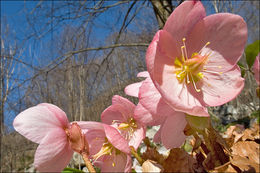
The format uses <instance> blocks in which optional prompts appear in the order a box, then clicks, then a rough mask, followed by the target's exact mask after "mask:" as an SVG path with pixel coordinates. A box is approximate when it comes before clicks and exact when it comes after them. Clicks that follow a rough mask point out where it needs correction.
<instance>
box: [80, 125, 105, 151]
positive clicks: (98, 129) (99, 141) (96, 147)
mask: <svg viewBox="0 0 260 173" xmlns="http://www.w3.org/2000/svg"><path fill="white" fill-rule="evenodd" d="M77 124H78V125H79V126H80V128H81V129H82V131H83V133H84V134H85V138H86V140H87V142H88V144H89V153H90V155H91V156H92V155H95V154H96V153H98V152H99V151H100V149H101V148H102V146H103V143H104V142H105V138H106V134H105V131H104V127H103V124H102V123H100V122H94V121H86V122H84V121H79V122H77Z"/></svg>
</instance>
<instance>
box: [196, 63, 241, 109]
mask: <svg viewBox="0 0 260 173" xmlns="http://www.w3.org/2000/svg"><path fill="white" fill-rule="evenodd" d="M204 75H205V77H204V78H203V80H202V81H201V83H202V84H201V85H202V86H201V89H202V92H203V99H204V101H205V103H207V104H208V105H209V106H219V105H222V104H224V103H227V102H229V101H231V100H233V99H234V98H235V97H236V96H237V95H238V94H239V93H240V92H241V91H242V89H243V87H244V78H242V77H241V72H240V69H239V67H238V66H234V67H233V69H231V70H230V71H227V72H225V73H222V74H219V73H210V72H209V73H204Z"/></svg>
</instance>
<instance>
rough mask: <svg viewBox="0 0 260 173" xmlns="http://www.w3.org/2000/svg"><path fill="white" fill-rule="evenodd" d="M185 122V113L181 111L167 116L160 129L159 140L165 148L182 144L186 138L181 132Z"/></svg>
mask: <svg viewBox="0 0 260 173" xmlns="http://www.w3.org/2000/svg"><path fill="white" fill-rule="evenodd" d="M186 124H187V122H186V120H185V114H184V113H182V112H176V113H175V114H174V115H172V116H168V117H167V119H166V120H165V122H164V124H163V125H162V131H161V141H162V143H163V145H164V146H165V147H166V148H167V149H171V148H177V147H180V146H181V145H182V144H183V142H184V141H185V139H186V136H185V135H184V132H183V130H184V128H185V126H186Z"/></svg>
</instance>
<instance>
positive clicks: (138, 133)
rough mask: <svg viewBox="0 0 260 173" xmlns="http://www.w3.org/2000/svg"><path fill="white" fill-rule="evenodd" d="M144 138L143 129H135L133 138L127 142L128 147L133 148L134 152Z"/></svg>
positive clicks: (140, 127)
mask: <svg viewBox="0 0 260 173" xmlns="http://www.w3.org/2000/svg"><path fill="white" fill-rule="evenodd" d="M144 138H145V129H144V127H142V126H139V127H138V128H137V129H135V131H134V133H133V136H132V137H131V139H130V141H129V143H128V144H129V146H133V147H134V148H135V149H136V150H137V148H138V147H139V145H140V143H141V142H142V141H143V139H144Z"/></svg>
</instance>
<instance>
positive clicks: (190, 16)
mask: <svg viewBox="0 0 260 173" xmlns="http://www.w3.org/2000/svg"><path fill="white" fill-rule="evenodd" d="M205 16H206V12H205V9H204V7H203V5H202V3H201V2H200V1H185V2H183V3H181V4H180V5H179V6H178V7H177V8H176V9H175V10H174V11H173V13H172V14H171V15H170V17H169V18H168V19H167V21H166V23H165V26H164V28H163V30H166V31H168V32H169V33H170V34H171V35H172V36H173V37H174V38H175V40H176V41H177V43H178V45H179V46H178V47H181V44H182V39H183V38H184V37H187V35H188V34H189V32H190V31H191V30H192V29H193V27H194V25H195V24H196V23H197V22H198V21H200V20H201V19H203V18H204V17H205Z"/></svg>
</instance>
